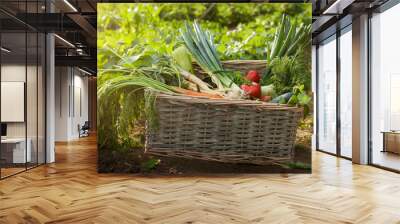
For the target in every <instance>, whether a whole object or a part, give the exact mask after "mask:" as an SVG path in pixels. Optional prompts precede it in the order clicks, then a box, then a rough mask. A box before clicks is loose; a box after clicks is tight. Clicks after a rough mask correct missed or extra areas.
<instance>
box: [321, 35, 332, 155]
mask: <svg viewBox="0 0 400 224" xmlns="http://www.w3.org/2000/svg"><path fill="white" fill-rule="evenodd" d="M317 53H318V73H317V76H318V77H317V79H318V87H317V88H318V89H317V91H318V92H317V95H318V96H317V97H318V105H317V107H318V109H317V110H318V121H317V122H318V139H317V141H318V145H317V147H318V149H319V150H322V151H326V152H329V153H336V36H335V35H334V36H332V37H331V38H329V39H327V40H326V41H324V42H323V43H321V44H320V45H319V47H318V52H317Z"/></svg>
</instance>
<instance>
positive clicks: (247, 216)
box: [0, 137, 400, 224]
mask: <svg viewBox="0 0 400 224" xmlns="http://www.w3.org/2000/svg"><path fill="white" fill-rule="evenodd" d="M56 158H57V162H56V163H54V164H49V165H46V166H41V167H39V168H36V169H33V170H29V171H27V172H26V173H22V174H19V175H16V176H13V177H10V178H7V179H5V180H2V181H0V202H1V203H0V223H119V224H121V223H174V224H175V223H385V224H386V223H400V212H399V211H400V200H398V199H399V198H400V175H399V174H396V173H391V172H388V171H384V170H380V169H377V168H374V167H370V166H361V165H354V164H352V163H351V162H350V161H347V160H343V159H339V158H336V157H333V156H330V155H326V154H323V153H320V152H313V173H312V174H289V175H287V174H265V175H262V174H257V175H256V174H249V175H244V174H241V175H223V176H222V175H219V176H218V175H214V176H209V177H157V178H150V177H143V176H136V175H132V174H98V173H97V171H96V162H97V149H96V139H95V138H94V137H89V138H84V139H82V140H80V141H75V142H70V143H69V144H57V146H56Z"/></svg>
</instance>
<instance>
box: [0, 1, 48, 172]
mask: <svg viewBox="0 0 400 224" xmlns="http://www.w3.org/2000/svg"><path fill="white" fill-rule="evenodd" d="M9 3H11V2H9ZM26 3H27V1H20V2H18V4H17V5H18V10H17V12H18V13H23V12H29V13H36V12H39V11H40V10H42V7H39V6H40V5H43V2H42V1H34V2H33V1H31V2H29V6H28V7H27V5H26ZM13 4H14V3H13ZM0 6H8V7H12V6H14V5H12V4H11V5H5V2H1V3H0ZM4 20H7V23H3V21H4ZM45 44H46V39H45V35H44V34H43V33H40V31H38V30H35V29H34V28H32V27H30V26H28V25H26V24H24V23H23V22H20V21H18V20H15V18H13V17H12V16H10V15H8V14H4V13H2V12H0V47H1V48H0V51H1V52H0V53H1V54H0V55H1V57H0V82H1V85H0V90H1V91H0V93H1V97H0V102H1V105H0V112H1V113H0V114H1V115H0V121H1V133H2V134H1V144H0V178H1V179H2V178H5V177H7V176H10V175H13V174H16V173H19V172H22V171H25V170H27V169H29V168H33V167H36V166H38V165H39V164H43V163H45V93H46V90H45V89H46V88H45V87H46V86H45V59H46V52H45Z"/></svg>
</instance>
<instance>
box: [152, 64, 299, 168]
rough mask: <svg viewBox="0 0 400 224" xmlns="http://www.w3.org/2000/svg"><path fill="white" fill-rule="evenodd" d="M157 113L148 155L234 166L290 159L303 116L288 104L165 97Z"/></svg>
mask: <svg viewBox="0 0 400 224" xmlns="http://www.w3.org/2000/svg"><path fill="white" fill-rule="evenodd" d="M251 62H254V61H251ZM256 62H257V61H256ZM229 63H231V65H235V63H232V62H229ZM262 63H264V66H263V67H264V68H265V62H260V63H253V65H258V66H259V64H262ZM237 65H240V66H243V62H241V63H237ZM224 66H226V63H224ZM249 67H250V68H249ZM259 67H260V68H261V66H259ZM231 68H232V67H231ZM250 69H254V68H251V66H247V69H246V70H250ZM256 70H257V69H256ZM156 109H157V115H158V125H157V127H154V128H150V127H148V128H147V129H146V144H145V147H146V152H148V153H151V154H154V155H160V156H172V157H183V158H192V159H201V160H211V161H219V162H230V163H253V164H270V163H277V162H287V161H292V159H293V156H294V151H293V146H294V143H295V139H296V130H297V126H298V122H299V120H300V118H301V116H302V109H301V108H298V107H289V106H286V105H278V104H273V103H264V102H257V101H251V100H227V99H208V98H201V97H191V96H182V95H169V94H161V93H158V94H157V97H156Z"/></svg>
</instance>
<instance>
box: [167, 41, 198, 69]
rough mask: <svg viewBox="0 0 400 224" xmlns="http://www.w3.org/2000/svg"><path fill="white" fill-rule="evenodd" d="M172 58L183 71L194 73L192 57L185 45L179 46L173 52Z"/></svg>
mask: <svg viewBox="0 0 400 224" xmlns="http://www.w3.org/2000/svg"><path fill="white" fill-rule="evenodd" d="M172 58H173V59H174V60H175V62H176V63H177V64H178V65H179V66H180V67H181V68H182V69H183V70H185V71H188V72H191V73H193V68H192V57H191V55H190V52H189V51H188V50H187V49H186V47H185V46H184V45H181V46H179V47H178V48H176V49H175V50H174V51H173V52H172Z"/></svg>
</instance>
